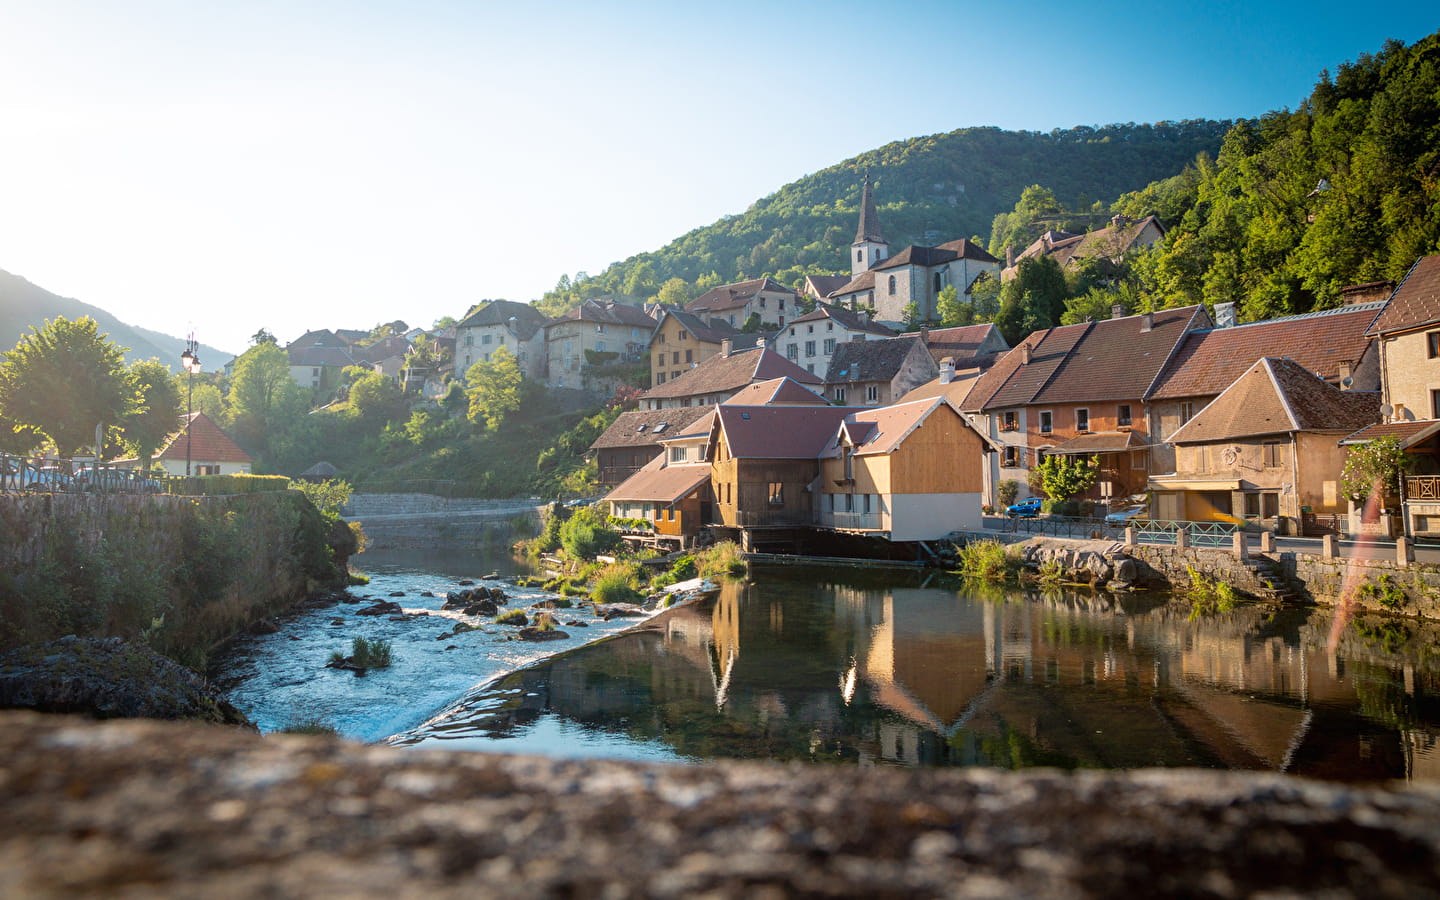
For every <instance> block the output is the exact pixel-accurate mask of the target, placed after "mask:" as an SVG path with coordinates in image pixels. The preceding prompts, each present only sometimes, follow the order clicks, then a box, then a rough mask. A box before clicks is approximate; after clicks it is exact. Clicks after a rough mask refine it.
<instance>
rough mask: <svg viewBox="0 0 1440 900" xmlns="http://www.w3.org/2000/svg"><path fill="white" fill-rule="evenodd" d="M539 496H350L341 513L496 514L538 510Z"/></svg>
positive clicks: (356, 515) (352, 516)
mask: <svg viewBox="0 0 1440 900" xmlns="http://www.w3.org/2000/svg"><path fill="white" fill-rule="evenodd" d="M544 505H545V504H544V502H543V501H542V500H541V499H540V498H539V497H510V498H507V499H500V500H496V499H475V498H450V497H438V496H436V495H434V494H351V495H350V502H349V503H347V504H345V508H344V510H343V511H342V512H343V513H344V515H345V517H346V518H350V519H364V518H365V517H366V516H402V515H437V514H451V515H455V514H461V515H463V514H470V513H493V512H503V511H506V510H509V511H512V512H514V511H519V510H524V509H535V508H537V507H542V506H544Z"/></svg>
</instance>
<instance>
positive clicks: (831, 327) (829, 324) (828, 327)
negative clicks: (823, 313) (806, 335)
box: [825, 322, 835, 331]
mask: <svg viewBox="0 0 1440 900" xmlns="http://www.w3.org/2000/svg"><path fill="white" fill-rule="evenodd" d="M825 330H826V331H834V330H835V323H834V322H826V323H825Z"/></svg>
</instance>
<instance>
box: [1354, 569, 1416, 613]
mask: <svg viewBox="0 0 1440 900" xmlns="http://www.w3.org/2000/svg"><path fill="white" fill-rule="evenodd" d="M1355 596H1356V597H1358V598H1360V599H1362V600H1373V601H1375V602H1376V603H1377V604H1379V605H1380V606H1382V607H1384V608H1385V609H1399V608H1400V607H1401V606H1403V605H1404V604H1405V600H1406V597H1405V589H1404V588H1402V587H1401V586H1400V585H1398V584H1396V583H1395V580H1394V579H1393V578H1391V577H1390V576H1389V575H1381V576H1380V577H1379V578H1377V579H1376V580H1375V581H1367V582H1365V583H1364V584H1362V585H1360V586H1358V587H1357V588H1355Z"/></svg>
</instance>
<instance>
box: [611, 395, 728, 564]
mask: <svg viewBox="0 0 1440 900" xmlns="http://www.w3.org/2000/svg"><path fill="white" fill-rule="evenodd" d="M692 411H693V412H697V413H699V415H698V416H697V417H696V419H695V421H693V422H691V423H689V424H688V425H686V426H676V427H675V429H674V431H675V433H673V434H670V435H669V436H668V437H663V438H662V439H661V440H660V451H661V452H660V453H659V454H658V455H656V456H655V458H654V459H652V460H651V461H650V462H648V463H647V464H645V465H644V466H643V467H641V468H640V469H639V470H638V471H637V472H635V474H633V475H631V476H630V477H629V478H627V479H625V481H624V482H623V483H621V484H620V485H618V486H616V487H615V488H614V489H613V490H612V491H610V493H609V494H607V495H606V496H605V497H604V499H603V500H602V502H604V503H607V504H609V508H610V515H611V516H613V517H615V518H617V519H623V520H629V521H623V522H620V523H619V525H618V527H619V530H620V533H621V534H622V535H624V537H625V540H626V541H627V542H628V543H631V544H636V545H640V546H648V547H654V548H656V549H659V550H683V549H686V548H688V547H691V546H694V544H695V539H696V537H697V536H698V535H699V533H700V530H701V528H702V527H704V526H705V525H707V524H708V523H709V521H710V518H711V516H712V514H713V512H712V503H711V501H710V497H711V492H710V460H709V457H708V456H707V455H706V448H707V447H708V445H709V442H710V434H711V431H712V429H713V424H714V420H715V411H714V409H695V410H680V412H686V413H688V412H692Z"/></svg>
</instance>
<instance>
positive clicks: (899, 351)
mask: <svg viewBox="0 0 1440 900" xmlns="http://www.w3.org/2000/svg"><path fill="white" fill-rule="evenodd" d="M939 373H940V369H939V367H938V366H936V365H935V360H934V359H933V358H932V357H931V356H930V353H929V351H928V350H926V349H925V345H924V344H922V343H921V342H920V341H919V340H918V339H917V338H905V337H897V338H882V339H880V340H873V341H869V340H867V341H852V342H850V343H848V344H839V345H838V346H836V348H835V354H834V356H832V357H831V359H830V368H829V369H828V370H826V373H825V385H826V393H828V394H829V396H830V399H831V400H832V401H834V402H835V403H838V404H840V405H841V406H845V405H850V406H889V405H890V404H891V403H894V402H895V401H897V400H899V399H900V398H901V397H902V396H904V395H905V394H908V393H909V392H910V391H912V390H914V389H915V388H917V387H919V386H920V385H922V384H924V383H925V382H927V381H930V380H931V379H933V378H935V377H936V376H937V375H938V374H939Z"/></svg>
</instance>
